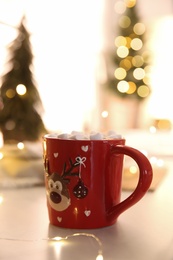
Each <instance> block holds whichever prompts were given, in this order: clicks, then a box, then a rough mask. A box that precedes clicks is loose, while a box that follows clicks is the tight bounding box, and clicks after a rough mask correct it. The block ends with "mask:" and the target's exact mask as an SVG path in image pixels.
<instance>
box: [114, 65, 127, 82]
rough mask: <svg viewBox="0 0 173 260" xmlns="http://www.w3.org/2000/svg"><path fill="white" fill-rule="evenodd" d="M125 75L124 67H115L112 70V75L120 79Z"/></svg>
mask: <svg viewBox="0 0 173 260" xmlns="http://www.w3.org/2000/svg"><path fill="white" fill-rule="evenodd" d="M126 75H127V72H126V70H125V69H123V68H117V69H116V70H115V72H114V76H115V78H117V79H119V80H121V79H124V78H125V77H126Z"/></svg>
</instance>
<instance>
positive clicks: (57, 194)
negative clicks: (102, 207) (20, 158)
mask: <svg viewBox="0 0 173 260" xmlns="http://www.w3.org/2000/svg"><path fill="white" fill-rule="evenodd" d="M85 160H86V157H83V158H81V157H79V156H78V157H76V159H75V162H74V163H73V162H72V160H71V159H69V165H70V167H69V168H68V169H67V164H66V163H64V168H63V171H62V174H61V175H59V174H58V173H49V162H48V159H45V171H46V176H47V178H48V181H47V183H48V187H47V197H48V202H49V204H50V206H51V207H52V208H53V209H55V210H56V211H64V210H65V209H67V208H68V207H69V206H70V204H71V200H70V194H69V191H68V184H69V183H70V178H69V177H73V176H77V177H78V178H79V181H78V183H77V185H76V186H75V187H74V189H73V194H74V196H75V197H76V198H78V199H82V198H84V197H85V196H86V195H87V194H88V189H87V187H86V186H85V185H84V183H83V181H82V179H81V165H84V166H85V164H84V161H85ZM76 167H79V169H78V171H74V169H75V168H76Z"/></svg>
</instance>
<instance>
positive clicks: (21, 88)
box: [16, 84, 27, 96]
mask: <svg viewBox="0 0 173 260" xmlns="http://www.w3.org/2000/svg"><path fill="white" fill-rule="evenodd" d="M16 92H17V94H19V95H20V96H23V95H25V94H26V92H27V89H26V87H25V85H23V84H19V85H17V87H16Z"/></svg>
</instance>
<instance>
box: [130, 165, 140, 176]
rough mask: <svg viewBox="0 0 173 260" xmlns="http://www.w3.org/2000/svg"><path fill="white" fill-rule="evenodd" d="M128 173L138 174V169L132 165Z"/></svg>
mask: <svg viewBox="0 0 173 260" xmlns="http://www.w3.org/2000/svg"><path fill="white" fill-rule="evenodd" d="M129 171H130V173H132V174H136V173H137V172H138V169H137V167H136V166H134V165H133V166H130V168H129Z"/></svg>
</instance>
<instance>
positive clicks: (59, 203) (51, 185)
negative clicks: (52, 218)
mask: <svg viewBox="0 0 173 260" xmlns="http://www.w3.org/2000/svg"><path fill="white" fill-rule="evenodd" d="M66 184H67V183H66V180H64V179H63V178H62V177H61V176H59V175H58V174H56V173H53V174H51V175H50V176H49V177H48V189H47V196H48V200H49V203H50V205H51V207H52V208H53V209H55V210H57V211H63V210H65V209H67V208H68V207H69V206H70V197H69V192H68V189H67V186H66Z"/></svg>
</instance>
